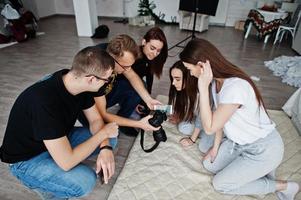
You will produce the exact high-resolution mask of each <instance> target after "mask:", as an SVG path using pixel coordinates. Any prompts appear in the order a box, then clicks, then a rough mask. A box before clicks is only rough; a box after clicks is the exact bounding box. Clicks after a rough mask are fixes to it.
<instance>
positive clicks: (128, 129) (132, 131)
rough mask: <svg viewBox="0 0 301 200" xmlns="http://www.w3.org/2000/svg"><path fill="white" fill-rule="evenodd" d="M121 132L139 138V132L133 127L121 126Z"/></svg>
mask: <svg viewBox="0 0 301 200" xmlns="http://www.w3.org/2000/svg"><path fill="white" fill-rule="evenodd" d="M119 131H120V132H122V133H123V134H125V135H126V136H129V137H137V135H138V134H139V132H138V131H137V130H136V129H135V128H133V127H126V126H120V127H119Z"/></svg>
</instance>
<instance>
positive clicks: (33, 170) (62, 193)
mask: <svg viewBox="0 0 301 200" xmlns="http://www.w3.org/2000/svg"><path fill="white" fill-rule="evenodd" d="M91 136H92V135H91V133H90V131H89V129H87V128H82V127H75V128H74V129H73V130H72V131H71V133H70V134H69V136H68V139H69V141H70V144H71V146H72V147H75V146H77V145H79V144H81V143H83V142H84V141H86V140H87V139H89V138H90V137H91ZM110 144H111V146H112V147H113V148H115V147H116V145H117V139H115V138H114V139H110ZM97 153H99V149H96V150H95V151H94V152H93V153H92V154H91V155H90V156H92V155H95V154H97ZM10 171H11V173H12V174H13V175H14V176H15V177H17V178H18V179H19V180H20V181H21V182H22V183H23V184H24V185H25V186H27V187H28V188H30V189H32V190H34V191H36V192H37V193H39V194H40V196H41V197H42V198H43V199H63V198H72V197H81V196H85V195H87V194H88V193H90V192H91V191H92V190H93V188H94V186H95V183H96V177H97V176H96V173H95V171H94V170H93V169H92V168H90V167H89V166H86V165H84V164H82V163H80V164H78V165H77V166H75V167H74V168H72V169H71V170H69V171H64V170H63V169H61V168H60V167H59V166H58V165H57V164H56V163H55V161H54V160H53V158H52V157H51V156H50V154H49V153H48V152H47V151H46V152H43V153H41V154H39V155H37V156H35V157H33V158H31V159H30V160H27V161H21V162H17V163H14V164H11V165H10Z"/></svg>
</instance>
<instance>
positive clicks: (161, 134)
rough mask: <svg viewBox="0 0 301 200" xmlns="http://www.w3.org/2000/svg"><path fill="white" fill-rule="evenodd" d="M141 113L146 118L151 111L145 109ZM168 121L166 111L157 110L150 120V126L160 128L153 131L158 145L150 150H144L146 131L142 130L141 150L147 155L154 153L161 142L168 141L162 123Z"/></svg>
mask: <svg viewBox="0 0 301 200" xmlns="http://www.w3.org/2000/svg"><path fill="white" fill-rule="evenodd" d="M140 111H141V112H143V115H144V116H146V115H148V114H149V113H150V110H148V109H145V108H144V109H143V110H140ZM166 120H167V116H166V111H164V110H155V111H154V113H153V117H152V118H150V119H149V120H148V122H149V124H150V125H152V126H153V127H156V128H157V127H160V129H159V130H157V131H153V137H154V140H155V142H156V143H155V144H154V145H153V146H152V147H151V148H150V149H144V147H143V146H144V145H143V141H144V130H141V138H140V145H141V148H142V149H143V150H144V151H145V152H146V153H149V152H152V151H153V150H155V149H156V148H157V147H158V146H159V144H160V142H166V140H167V137H166V133H165V131H164V129H163V128H162V126H161V125H162V123H163V122H164V121H166Z"/></svg>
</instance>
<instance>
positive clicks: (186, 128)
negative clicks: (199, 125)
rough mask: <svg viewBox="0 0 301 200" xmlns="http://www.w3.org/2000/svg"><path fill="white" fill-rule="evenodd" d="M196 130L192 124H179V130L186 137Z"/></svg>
mask: <svg viewBox="0 0 301 200" xmlns="http://www.w3.org/2000/svg"><path fill="white" fill-rule="evenodd" d="M193 129H194V126H193V125H192V124H191V123H188V122H180V123H179V124H178V130H179V132H180V133H182V134H184V135H191V134H192V131H193Z"/></svg>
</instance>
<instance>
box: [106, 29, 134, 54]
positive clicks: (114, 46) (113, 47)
mask: <svg viewBox="0 0 301 200" xmlns="http://www.w3.org/2000/svg"><path fill="white" fill-rule="evenodd" d="M125 51H128V52H130V53H131V54H133V56H134V59H135V60H136V59H137V58H138V57H139V47H138V46H137V44H136V42H135V40H134V39H133V38H131V37H130V36H128V35H117V36H116V37H115V38H113V39H112V40H111V41H110V42H109V44H108V47H107V52H108V53H109V54H111V55H114V56H116V57H122V56H123V54H124V52H125Z"/></svg>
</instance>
